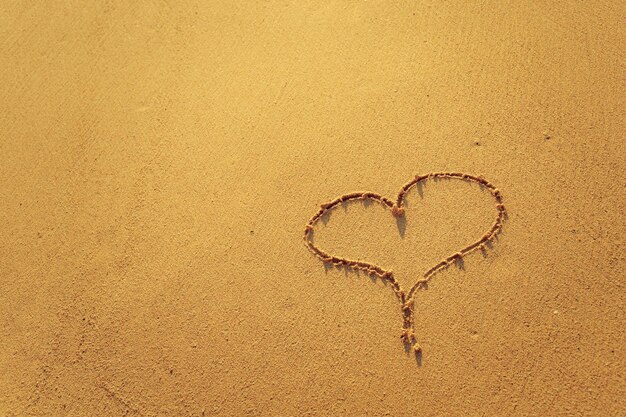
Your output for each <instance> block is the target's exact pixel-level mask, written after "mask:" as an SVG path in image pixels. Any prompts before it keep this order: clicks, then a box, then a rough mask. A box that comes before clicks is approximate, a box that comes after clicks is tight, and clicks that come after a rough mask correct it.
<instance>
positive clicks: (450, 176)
mask: <svg viewBox="0 0 626 417" xmlns="http://www.w3.org/2000/svg"><path fill="white" fill-rule="evenodd" d="M434 179H447V180H460V181H466V182H470V183H477V184H479V185H480V186H482V187H484V188H486V189H487V190H488V191H489V193H490V194H491V196H492V197H493V198H494V200H495V206H496V209H497V215H496V218H495V220H494V222H493V225H492V226H491V228H490V229H489V230H488V231H486V232H485V234H483V236H482V237H481V238H480V239H478V240H476V241H475V242H473V243H471V244H469V245H467V246H465V247H464V248H462V249H460V250H459V251H457V252H455V253H453V254H451V255H450V256H448V257H447V258H445V259H443V260H441V261H440V262H439V263H437V264H436V265H434V266H433V267H432V268H430V269H429V270H428V271H426V272H424V274H423V276H422V277H421V278H420V279H418V280H417V281H416V282H415V283H414V284H413V285H412V286H411V288H408V289H406V288H402V286H401V285H400V283H399V282H398V280H397V279H396V277H395V276H394V274H393V272H392V271H390V270H385V269H383V268H381V267H380V266H377V265H374V264H373V263H371V262H366V261H355V260H351V259H347V258H342V257H338V256H335V255H332V254H329V253H326V252H325V251H323V250H322V249H320V248H318V247H317V246H316V245H315V244H314V243H313V230H314V227H315V225H316V224H317V222H318V221H319V220H320V219H321V218H322V217H323V216H324V215H325V214H327V213H329V212H330V211H332V210H334V209H336V208H337V207H339V206H341V205H342V204H344V203H347V202H351V201H358V200H371V201H375V202H376V203H379V204H381V205H382V206H383V207H385V208H388V209H389V210H390V211H391V214H392V215H393V216H394V217H396V218H402V217H404V216H405V209H404V200H405V196H406V194H407V193H408V191H409V190H410V189H411V188H412V187H414V186H415V185H417V184H420V183H423V182H425V181H429V180H434ZM505 218H506V209H505V207H504V204H503V203H502V195H501V193H500V191H499V190H498V189H497V188H496V187H495V186H494V185H493V184H491V183H490V182H489V181H487V180H485V179H484V178H482V177H478V176H474V175H470V174H463V173H458V172H433V173H430V174H426V175H417V176H415V178H414V179H412V180H411V181H409V182H408V183H406V184H405V185H404V186H403V187H402V189H401V190H400V192H399V193H398V196H397V198H396V200H395V201H393V200H390V199H388V198H386V197H383V196H381V195H380V194H376V193H371V192H358V193H350V194H344V195H342V196H340V197H337V198H336V199H334V200H332V201H330V202H328V203H325V204H322V205H321V208H320V209H319V211H318V212H317V213H316V214H315V215H314V216H313V217H312V218H311V220H309V222H308V223H307V224H306V226H305V229H304V242H305V245H306V247H307V248H308V249H309V250H310V251H311V252H312V253H313V254H314V255H315V256H317V257H318V258H319V259H321V260H322V261H323V262H324V263H328V264H333V265H336V266H343V267H346V268H349V269H353V270H361V271H365V272H366V273H368V274H371V275H373V276H376V277H378V278H380V279H382V280H383V281H386V282H388V283H389V284H391V288H392V289H393V291H394V293H395V294H396V296H397V297H398V300H399V301H400V304H401V311H402V321H403V325H402V333H401V336H400V338H401V340H402V342H403V343H404V344H405V345H406V346H407V347H410V348H412V349H413V351H414V352H415V354H416V355H421V350H422V349H421V347H420V345H419V343H418V342H417V338H416V336H415V330H414V296H415V292H416V291H417V290H418V289H420V288H425V286H426V284H427V283H428V281H430V279H431V278H432V277H433V276H434V275H436V274H437V273H438V272H440V271H442V270H445V269H446V268H448V267H449V266H450V265H452V264H454V263H455V262H460V261H461V260H462V259H463V257H465V256H467V255H469V254H470V253H472V252H475V251H477V250H481V251H483V252H485V251H486V250H487V249H486V245H487V244H489V243H490V242H492V241H493V240H494V239H495V237H496V235H497V234H498V233H500V231H501V230H502V224H503V222H504V219H505Z"/></svg>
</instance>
